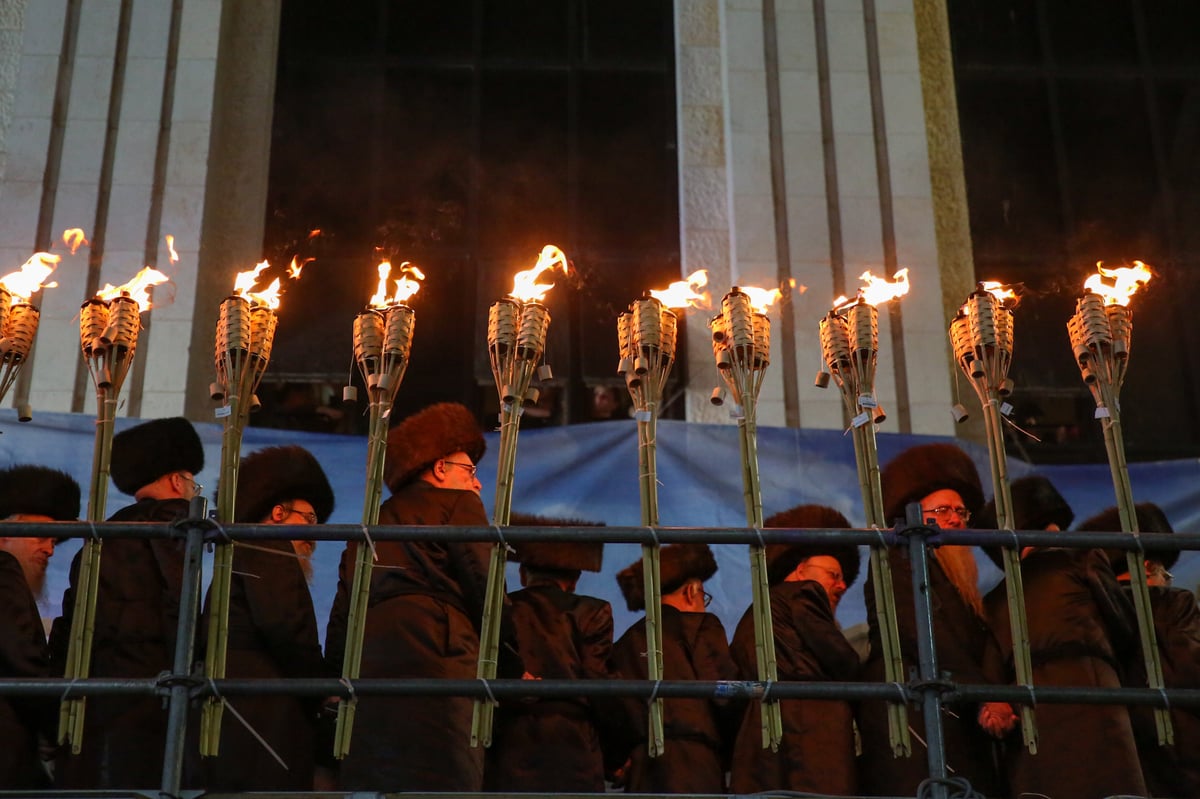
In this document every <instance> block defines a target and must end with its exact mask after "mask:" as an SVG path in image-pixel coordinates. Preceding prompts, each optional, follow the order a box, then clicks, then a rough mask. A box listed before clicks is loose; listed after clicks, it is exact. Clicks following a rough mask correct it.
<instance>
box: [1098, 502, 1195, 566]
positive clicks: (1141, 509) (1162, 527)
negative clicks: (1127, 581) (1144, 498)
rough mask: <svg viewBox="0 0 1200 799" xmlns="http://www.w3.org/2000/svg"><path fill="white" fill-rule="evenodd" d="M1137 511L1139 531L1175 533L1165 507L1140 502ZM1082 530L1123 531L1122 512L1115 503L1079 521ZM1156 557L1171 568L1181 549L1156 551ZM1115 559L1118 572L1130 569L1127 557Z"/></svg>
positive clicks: (1134, 507) (1114, 562) (1136, 507)
mask: <svg viewBox="0 0 1200 799" xmlns="http://www.w3.org/2000/svg"><path fill="white" fill-rule="evenodd" d="M1133 509H1134V510H1135V511H1136V512H1137V524H1138V532H1139V533H1174V532H1175V529H1174V528H1173V527H1171V522H1170V521H1169V520H1168V519H1167V514H1165V513H1163V509H1162V508H1160V507H1158V506H1157V505H1155V504H1154V503H1153V502H1139V503H1138V504H1136V505H1134V506H1133ZM1076 529H1078V530H1081V531H1088V532H1106V533H1116V532H1120V531H1121V513H1120V511H1118V510H1117V507H1116V506H1115V505H1114V506H1113V507H1111V508H1107V509H1105V510H1102V511H1100V512H1099V513H1097V514H1096V515H1095V516H1093V517H1091V518H1090V519H1085V520H1084V521H1082V522H1080V523H1079V527H1078V528H1076ZM1153 556H1154V558H1155V559H1157V560H1158V561H1159V562H1160V563H1162V565H1163V568H1164V569H1168V570H1169V569H1170V568H1171V567H1172V566H1174V565H1175V563H1176V561H1178V560H1179V551H1178V550H1176V551H1175V552H1155V553H1153ZM1111 559H1112V561H1113V567H1114V570H1115V571H1116V572H1117V574H1122V573H1124V572H1126V571H1128V569H1126V568H1125V566H1124V564H1125V558H1124V557H1120V558H1111Z"/></svg>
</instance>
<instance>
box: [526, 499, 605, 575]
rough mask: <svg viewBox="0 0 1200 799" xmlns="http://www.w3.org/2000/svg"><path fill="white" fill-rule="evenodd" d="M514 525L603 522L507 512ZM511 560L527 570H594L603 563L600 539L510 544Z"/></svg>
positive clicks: (598, 569) (594, 523)
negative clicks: (513, 550)
mask: <svg viewBox="0 0 1200 799" xmlns="http://www.w3.org/2000/svg"><path fill="white" fill-rule="evenodd" d="M508 523H509V524H511V525H513V526H514V527H603V526H604V522H585V521H583V520H582V519H549V518H546V517H545V516H535V515H533V514H530V513H511V514H509V518H508ZM513 549H515V550H516V551H515V552H514V553H513V554H512V560H514V561H516V562H517V563H520V564H522V565H524V566H527V567H529V568H531V569H559V570H562V571H585V572H598V571H600V568H601V567H602V566H603V565H604V542H603V541H526V542H524V543H520V544H513Z"/></svg>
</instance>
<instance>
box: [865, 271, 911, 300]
mask: <svg viewBox="0 0 1200 799" xmlns="http://www.w3.org/2000/svg"><path fill="white" fill-rule="evenodd" d="M858 279H859V280H861V281H863V282H864V283H866V284H867V285H865V286H863V287H862V288H860V289H859V290H858V296H859V298H860V299H862V301H863V302H865V303H867V304H868V305H876V306H877V305H879V304H881V303H885V302H889V301H891V300H894V299H896V298H897V297H903V296H904V295H905V294H907V293H908V289H909V285H908V269H901V270H900V271H899V272H897V273H896V274H894V275H892V281H891V282H888V281H887V280H885V279H884V278H882V277H875V276H874V275H872V274H871V270H869V269H868V270H867V271H866V272H863V273H862V274H861V275H859V276H858Z"/></svg>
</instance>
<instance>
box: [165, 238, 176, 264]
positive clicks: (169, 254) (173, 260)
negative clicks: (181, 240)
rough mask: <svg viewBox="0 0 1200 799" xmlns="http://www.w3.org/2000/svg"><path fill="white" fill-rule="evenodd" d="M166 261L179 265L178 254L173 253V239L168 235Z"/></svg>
mask: <svg viewBox="0 0 1200 799" xmlns="http://www.w3.org/2000/svg"><path fill="white" fill-rule="evenodd" d="M167 259H168V260H170V262H171V263H173V264H177V263H179V253H177V252H175V237H174V236H172V235H171V234H170V233H168V234H167Z"/></svg>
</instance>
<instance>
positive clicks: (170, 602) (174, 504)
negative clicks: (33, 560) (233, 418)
mask: <svg viewBox="0 0 1200 799" xmlns="http://www.w3.org/2000/svg"><path fill="white" fill-rule="evenodd" d="M203 469H204V446H203V445H202V444H201V443H200V436H198V435H197V434H196V430H195V428H193V427H192V424H191V422H189V421H188V420H187V419H184V418H183V417H174V418H169V419H154V420H152V421H149V422H143V423H142V424H139V425H136V426H134V427H131V428H129V429H128V430H124V431H122V432H120V433H118V434H117V435H115V436H114V437H113V442H112V465H111V474H112V479H113V483H114V484H115V485H116V487H117V489H118V490H119V491H121V492H122V493H124V494H128V495H129V496H132V497H133V498H134V499H135V500H136V502H134V504H132V505H127V506H126V507H124V508H122V509H120V510H119V511H117V512H116V513H114V514H113V515H112V516H110V517H109V521H114V522H159V523H163V522H173V521H177V520H179V519H183V518H186V517H187V515H188V507H189V504H190V500H191V498H192V497H193V496H196V495H197V494H198V493H199V491H200V489H201V487H200V485H199V484H198V483H197V482H196V475H197V474H198V473H199V472H200V471H201V470H203ZM79 562H80V558H79V556H78V555H76V557H75V560H74V561H73V562H72V563H71V573H70V584H69V586H68V588H67V590H66V593H64V594H63V602H62V612H63V615H62V616H60V617H59V618H57V619H55V620H54V626H53V627H52V628H51V630H50V654H51V664H52V668H53V669H54V673H55V674H56V675H58V676H61V675H62V674H63V671H64V668H65V663H66V655H67V645H68V642H69V639H70V629H71V617H72V616H73V615H74V611H75V593H76V590H77V589H76V586H77V584H78V583H77V580H78V576H79ZM182 582H183V546H182V541H181V540H177V539H168V538H154V539H136V538H109V539H106V540H105V542H104V554H103V557H101V559H100V586H99V592H98V595H97V599H96V632H95V638H94V639H93V644H92V666H91V672H90V675H91V676H92V677H110V678H114V677H115V678H119V677H156V676H157V675H158V674H159V673H161V672H163V671H170V670H171V667H172V664H173V661H174V653H175V630H176V627H177V626H178V620H179V595H180V591H181V590H182ZM166 731H167V715H166V712H165V711H164V709H163V707H162V702H161V701H160V700H159V699H158V698H157V697H145V698H134V697H129V696H115V697H108V696H93V697H89V698H88V702H87V715H86V716H85V722H84V734H83V749H82V751H81V752H80V754H78V755H71V754H70V753H69V752H64V753H62V754H61V755H60V758H59V762H58V766H57V769H56V777H55V780H56V783H57V787H59V788H147V787H153V786H155V785H159V784H161V782H162V758H163V746H164V741H165V740H166Z"/></svg>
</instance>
